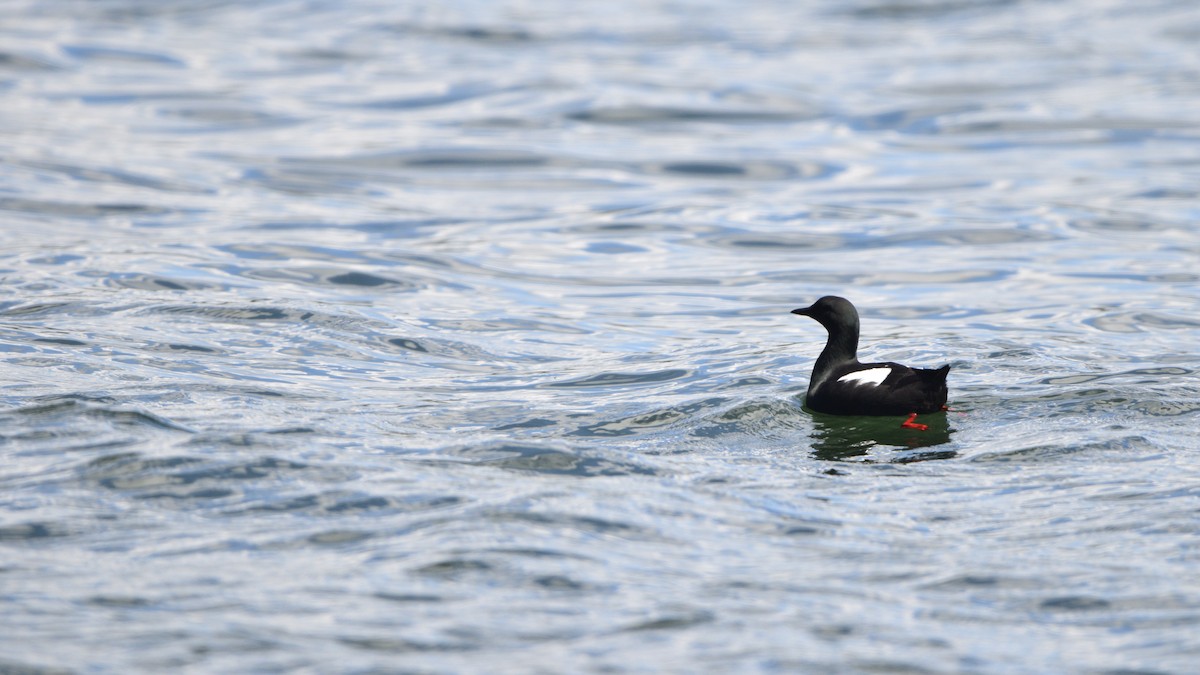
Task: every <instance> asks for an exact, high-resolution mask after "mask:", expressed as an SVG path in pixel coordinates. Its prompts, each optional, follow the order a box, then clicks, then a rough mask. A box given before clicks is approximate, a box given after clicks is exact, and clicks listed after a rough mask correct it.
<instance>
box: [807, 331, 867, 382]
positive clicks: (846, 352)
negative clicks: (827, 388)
mask: <svg viewBox="0 0 1200 675" xmlns="http://www.w3.org/2000/svg"><path fill="white" fill-rule="evenodd" d="M855 328H856V329H857V328H858V327H857V326H855ZM857 362H858V330H847V331H841V332H840V333H839V334H838V335H834V334H833V333H832V332H831V333H830V334H829V339H828V340H826V342H825V349H824V350H822V351H821V355H820V356H818V357H817V362H816V364H814V365H813V376H812V380H811V381H810V382H809V390H810V391H811V390H813V389H816V388H817V387H818V386H820V385H821V384H823V383H824V382H825V380H827V379H829V376H830V375H831V374H832V373H833V371H834V369H836V368H837V367H838V366H843V365H845V364H847V363H857Z"/></svg>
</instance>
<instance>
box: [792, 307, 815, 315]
mask: <svg viewBox="0 0 1200 675" xmlns="http://www.w3.org/2000/svg"><path fill="white" fill-rule="evenodd" d="M811 309H812V307H801V308H800V309H793V310H792V314H799V315H800V316H812V315H811V314H809V313H808V312H809V310H811Z"/></svg>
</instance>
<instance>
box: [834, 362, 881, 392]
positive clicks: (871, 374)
mask: <svg viewBox="0 0 1200 675" xmlns="http://www.w3.org/2000/svg"><path fill="white" fill-rule="evenodd" d="M891 374H892V369H891V368H888V367H887V366H883V367H881V368H867V369H866V370H856V371H854V372H853V373H846V374H845V375H843V376H841V377H839V378H838V382H849V383H851V384H869V385H871V386H873V387H878V386H879V383H880V382H883V381H884V380H886V379H887V376H888V375H891Z"/></svg>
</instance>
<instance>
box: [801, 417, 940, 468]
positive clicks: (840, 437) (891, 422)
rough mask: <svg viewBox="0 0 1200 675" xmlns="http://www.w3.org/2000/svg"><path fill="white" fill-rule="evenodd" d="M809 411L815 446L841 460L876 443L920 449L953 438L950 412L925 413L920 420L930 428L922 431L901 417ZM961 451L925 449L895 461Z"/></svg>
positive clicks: (862, 453) (820, 453)
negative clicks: (901, 424) (905, 426)
mask: <svg viewBox="0 0 1200 675" xmlns="http://www.w3.org/2000/svg"><path fill="white" fill-rule="evenodd" d="M806 410H807V408H806ZM809 412H810V413H811V414H812V416H813V434H812V438H813V444H812V448H813V455H814V456H815V457H816V458H817V459H823V460H829V461H837V460H846V459H852V458H856V457H863V456H865V455H867V454H868V453H869V452H870V451H871V450H872V449H873V448H875V447H876V446H888V447H895V448H900V449H902V450H918V449H922V448H930V447H933V446H937V445H942V444H945V443H949V442H950V432H951V429H950V423H949V421H948V420H947V419H946V413H935V414H931V415H921V416H920V417H919V418H918V420H917V421H918V422H920V423H922V424H926V425H928V426H929V429H927V430H925V431H920V430H918V429H906V428H904V427H901V426H900V422H901V421H903V420H902V419H901V418H899V417H853V416H841V415H826V414H823V413H818V412H812V411H809ZM957 454H958V453H957V452H956V451H954V450H947V449H942V450H936V451H931V450H921V451H920V452H918V453H914V454H906V455H904V456H903V457H901V458H898V459H897V460H895V461H900V462H916V461H923V460H929V459H949V458H951V457H954V456H955V455H957Z"/></svg>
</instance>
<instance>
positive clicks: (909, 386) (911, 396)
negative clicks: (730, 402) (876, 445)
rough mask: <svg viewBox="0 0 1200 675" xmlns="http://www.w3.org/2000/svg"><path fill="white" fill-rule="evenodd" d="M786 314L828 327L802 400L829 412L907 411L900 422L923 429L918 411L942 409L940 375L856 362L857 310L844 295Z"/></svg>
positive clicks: (943, 381)
mask: <svg viewBox="0 0 1200 675" xmlns="http://www.w3.org/2000/svg"><path fill="white" fill-rule="evenodd" d="M792 314H800V315H803V316H807V317H812V318H813V319H816V320H817V321H819V322H820V324H821V325H822V326H824V327H825V330H827V331H829V340H828V341H827V342H826V343H825V349H824V350H822V351H821V355H820V356H818V357H817V362H816V364H815V365H814V366H813V371H812V379H811V380H809V382H808V395H807V396H806V397H805V401H804V403H805V405H807V406H808V407H809V408H810V409H812V410H815V411H816V412H820V413H828V414H831V415H908V419H906V420H905V421H904V422H903V423H901V425H900V426H902V427H907V428H910V429H920V430H922V431H924V430H925V429H927V428H928V427H927V426H926V425H924V424H920V423H918V422H916V421H915V420H916V419H917V415H918V414H924V413H933V412H938V411H940V410H945V409H946V397H947V392H946V375H947V374H948V373H949V372H950V366H948V365H947V366H942V367H941V368H938V369H936V370H929V369H924V368H909V367H908V366H903V365H900V364H899V363H890V362H887V363H859V361H858V310H856V309H854V305H852V304H850V301H849V300H847V299H845V298H839V297H837V296H834V295H827V296H825V297H823V298H821V299H820V300H817V301H816V302H814V303H813V304H812V305H811V306H809V307H804V308H802V309H793V310H792Z"/></svg>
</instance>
